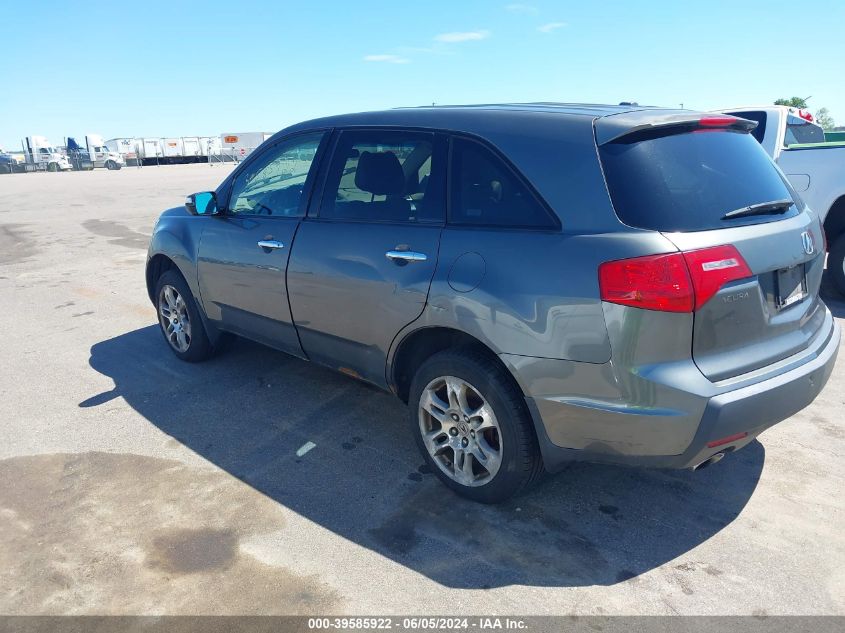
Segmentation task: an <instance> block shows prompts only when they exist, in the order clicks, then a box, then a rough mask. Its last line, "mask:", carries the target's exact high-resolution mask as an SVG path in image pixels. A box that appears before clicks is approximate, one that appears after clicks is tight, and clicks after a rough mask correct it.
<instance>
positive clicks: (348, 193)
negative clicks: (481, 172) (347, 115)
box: [319, 130, 445, 222]
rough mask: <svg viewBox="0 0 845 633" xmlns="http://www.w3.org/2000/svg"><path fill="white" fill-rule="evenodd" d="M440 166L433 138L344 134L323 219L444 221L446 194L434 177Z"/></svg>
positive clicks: (325, 198) (416, 134)
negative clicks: (443, 194) (444, 196)
mask: <svg viewBox="0 0 845 633" xmlns="http://www.w3.org/2000/svg"><path fill="white" fill-rule="evenodd" d="M438 162H439V161H438V157H437V156H436V152H435V137H434V135H433V134H428V133H424V132H413V131H408V132H404V131H401V132H400V131H383V130H371V131H347V132H343V133H342V134H341V136H340V138H339V140H338V143H337V146H336V149H335V151H334V156H333V158H332V163H331V166H330V167H329V174H328V179H327V182H326V188H325V192H324V194H323V200H322V204H321V206H320V212H319V215H320V217H321V218H331V219H338V220H366V221H372V222H442V221H443V216H444V215H445V214H444V204H443V196H442V191H443V190H442V187H440V186H439V182H438V179H437V178H435V177H434V176H433V173H434V172H432V167H434V169H435V170H436V169H438ZM440 169H442V168H440ZM441 180H442V177H441Z"/></svg>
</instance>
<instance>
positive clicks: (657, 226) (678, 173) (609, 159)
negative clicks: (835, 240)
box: [600, 130, 798, 231]
mask: <svg viewBox="0 0 845 633" xmlns="http://www.w3.org/2000/svg"><path fill="white" fill-rule="evenodd" d="M600 155H601V161H602V166H603V167H604V173H605V179H606V181H607V187H608V191H609V192H610V197H611V200H612V201H613V207H614V209H615V210H616V214H617V215H618V216H619V219H620V220H622V222H624V223H625V224H627V225H629V226H634V227H638V228H642V229H650V230H654V231H703V230H708V229H718V228H725V227H731V226H742V225H745V224H760V223H763V222H772V221H776V220H781V219H783V218H787V217H792V216H794V215H797V214H798V209H797V208H796V206H795V205H793V206H791V207H790V208H789V209H788V210H787V211H786V212H781V213H767V214H763V215H746V216H739V217H733V218H730V219H722V217H723V216H724V215H725V214H726V213H729V212H731V211H734V210H737V209H742V208H744V207H748V206H751V205H757V204H760V203H765V202H773V201H776V200H789V199H790V198H792V195H791V192H790V190H789V189H788V188H787V186H786V184H785V183H784V181H783V179H782V178H781V177H780V175H779V174H778V172H777V170H776V169H775V167H774V165H772V162H771V161H770V160H769V157H768V156H767V155H766V152H765V150H763V148H762V147H761V146H760V144H759V143H758V142H757V141H756V140H755V139H754V137H753V136H751V135H750V134H747V133H744V132H733V131H727V130H706V131H696V132H688V133H683V134H671V135H667V136H659V137H656V138H648V139H646V140H633V141H631V142H624V139H622V142H616V143H608V144H606V145H602V146H601V147H600Z"/></svg>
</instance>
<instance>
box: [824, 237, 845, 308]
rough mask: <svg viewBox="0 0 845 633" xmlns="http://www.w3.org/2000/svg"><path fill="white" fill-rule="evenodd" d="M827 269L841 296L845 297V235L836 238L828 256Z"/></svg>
mask: <svg viewBox="0 0 845 633" xmlns="http://www.w3.org/2000/svg"><path fill="white" fill-rule="evenodd" d="M827 268H828V270H829V271H830V275H831V277H832V279H833V285H834V287H835V288H836V289H837V290H838V291H839V294H841V295H845V233H843V234H842V235H840V236H839V237H837V238H836V240H834V242H833V246H831V248H830V252H829V253H828V255H827Z"/></svg>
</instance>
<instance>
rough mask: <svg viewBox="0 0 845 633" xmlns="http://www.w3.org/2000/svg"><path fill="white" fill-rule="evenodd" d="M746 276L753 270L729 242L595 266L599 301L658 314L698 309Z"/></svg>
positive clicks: (749, 275)
mask: <svg viewBox="0 0 845 633" xmlns="http://www.w3.org/2000/svg"><path fill="white" fill-rule="evenodd" d="M746 277H751V269H750V268H748V264H746V263H745V260H744V259H743V258H742V255H740V254H739V251H738V250H737V249H736V247H734V246H732V245H730V244H727V245H724V246H713V247H711V248H702V249H699V250H694V251H684V252H680V253H669V254H667V255H647V256H646V257H634V258H632V259H621V260H617V261H612V262H605V263H603V264H601V265H600V266H599V288H600V289H601V298H602V301H607V302H609V303H618V304H621V305H627V306H632V307H635V308H643V309H645V310H659V311H661V312H692V311H694V310H698V309H699V308H701V306H703V305H704V304H705V303H707V302H708V301H710V299H712V298H713V295H715V294H716V293H717V292H718V291H719V289H720V288H721V287H722V286H724V285H725V284H726V283H729V282H731V281H736V280H738V279H745V278H746Z"/></svg>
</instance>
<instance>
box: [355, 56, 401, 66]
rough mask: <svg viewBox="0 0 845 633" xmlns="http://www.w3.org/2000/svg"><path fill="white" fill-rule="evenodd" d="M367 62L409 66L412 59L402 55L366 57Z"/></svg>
mask: <svg viewBox="0 0 845 633" xmlns="http://www.w3.org/2000/svg"><path fill="white" fill-rule="evenodd" d="M364 61H365V62H382V63H384V64H407V63H408V62H409V61H411V60H410V59H408V58H407V57H402V56H401V55H364Z"/></svg>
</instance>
